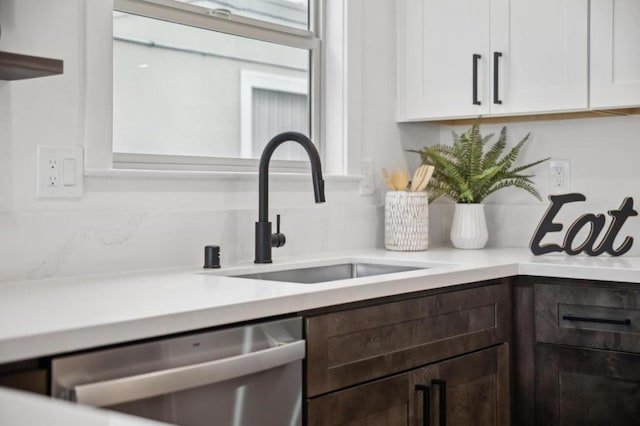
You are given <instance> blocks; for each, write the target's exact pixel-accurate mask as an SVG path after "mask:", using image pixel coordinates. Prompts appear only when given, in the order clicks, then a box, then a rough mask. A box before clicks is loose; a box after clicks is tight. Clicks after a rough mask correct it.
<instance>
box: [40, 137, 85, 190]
mask: <svg viewBox="0 0 640 426" xmlns="http://www.w3.org/2000/svg"><path fill="white" fill-rule="evenodd" d="M82 153H83V151H82V148H81V147H77V146H50V145H39V146H38V173H37V185H36V197H37V198H78V197H82V193H83V184H82V165H83V161H82Z"/></svg>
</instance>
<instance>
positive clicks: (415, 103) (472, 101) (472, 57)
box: [397, 0, 491, 120]
mask: <svg viewBox="0 0 640 426" xmlns="http://www.w3.org/2000/svg"><path fill="white" fill-rule="evenodd" d="M490 18H491V8H490V0H456V1H451V0H399V1H398V77H397V80H398V115H399V117H398V118H399V119H400V120H416V119H424V118H448V117H458V116H470V117H475V116H478V115H480V114H483V115H484V114H487V113H489V103H488V102H487V96H488V93H489V67H488V65H489V49H490V45H489V36H490V32H489V26H488V25H487V24H488V22H489V20H490ZM474 69H475V72H474Z"/></svg>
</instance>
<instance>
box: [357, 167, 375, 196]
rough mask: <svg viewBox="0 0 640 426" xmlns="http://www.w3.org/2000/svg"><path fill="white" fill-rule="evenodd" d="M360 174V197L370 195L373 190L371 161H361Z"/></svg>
mask: <svg viewBox="0 0 640 426" xmlns="http://www.w3.org/2000/svg"><path fill="white" fill-rule="evenodd" d="M360 174H361V175H362V177H361V178H360V195H372V194H373V190H374V183H373V161H372V160H370V159H366V160H362V163H361V164H360Z"/></svg>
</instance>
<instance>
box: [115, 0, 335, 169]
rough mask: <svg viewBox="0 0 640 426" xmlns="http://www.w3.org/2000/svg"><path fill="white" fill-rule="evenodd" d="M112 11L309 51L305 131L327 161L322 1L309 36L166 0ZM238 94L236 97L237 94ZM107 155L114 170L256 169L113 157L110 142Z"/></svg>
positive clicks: (285, 164)
mask: <svg viewBox="0 0 640 426" xmlns="http://www.w3.org/2000/svg"><path fill="white" fill-rule="evenodd" d="M112 10H116V11H120V12H125V13H132V14H136V15H142V16H146V17H149V18H152V19H160V20H164V21H169V22H174V23H179V24H185V25H189V26H193V27H197V28H202V29H206V30H211V31H217V32H221V33H226V34H230V35H236V36H241V37H247V38H251V39H256V40H261V41H266V42H271V43H277V44H280V45H285V46H290V47H294V48H300V49H305V50H308V51H309V62H310V63H309V68H308V69H309V78H308V89H309V96H310V103H309V111H308V114H309V123H310V129H309V130H310V132H311V140H312V141H314V142H315V143H316V145H317V146H318V149H319V151H320V155H321V156H322V158H325V157H326V154H325V153H326V148H325V146H324V145H325V144H324V143H322V141H323V138H322V135H321V128H322V125H321V123H322V120H323V118H322V99H321V98H322V96H321V94H322V81H323V75H322V69H323V66H322V52H321V46H322V43H321V39H320V28H321V16H322V14H321V10H322V0H312V1H310V10H309V30H308V31H307V30H302V29H297V28H293V27H287V26H283V25H279V24H275V23H271V22H266V21H260V20H256V19H252V18H247V17H243V16H238V15H233V14H229V13H227V12H226V11H224V10H221V9H206V8H203V7H199V6H193V5H190V4H187V3H178V2H174V1H170V0H113V5H112ZM111 57H112V55H111ZM111 92H112V93H113V91H111ZM238 95H239V96H240V93H239V94H238ZM111 125H113V123H111ZM238 143H241V141H238ZM110 150H111V160H112V161H111V167H113V168H115V169H152V170H195V171H197V170H204V171H250V170H255V169H256V167H257V164H258V159H249V158H240V157H238V158H228V157H211V156H180V155H161V154H134V153H121V152H114V151H113V141H111V143H110ZM272 169H273V171H276V172H278V171H279V172H301V171H305V170H307V169H308V164H307V162H306V161H292V160H279V161H276V160H274V161H273V162H272Z"/></svg>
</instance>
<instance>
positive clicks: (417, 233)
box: [384, 191, 429, 251]
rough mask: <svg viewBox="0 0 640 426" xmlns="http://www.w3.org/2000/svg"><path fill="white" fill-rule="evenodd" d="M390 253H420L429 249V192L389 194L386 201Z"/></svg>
mask: <svg viewBox="0 0 640 426" xmlns="http://www.w3.org/2000/svg"><path fill="white" fill-rule="evenodd" d="M384 245H385V247H386V248H387V250H394V251H420V250H426V249H427V247H428V246H429V200H428V198H427V193H426V192H409V191H389V192H387V195H386V196H385V200H384Z"/></svg>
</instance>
